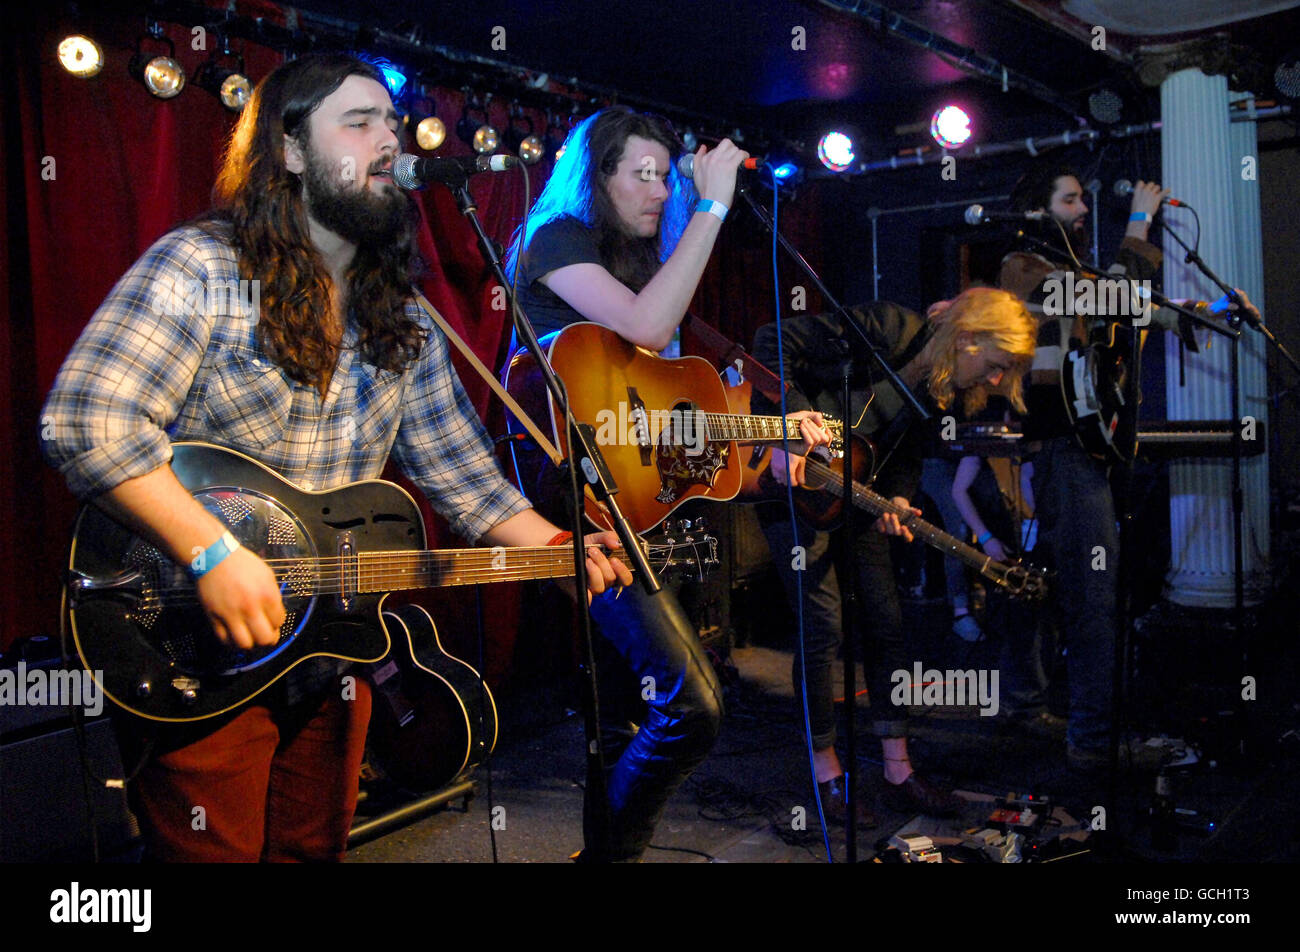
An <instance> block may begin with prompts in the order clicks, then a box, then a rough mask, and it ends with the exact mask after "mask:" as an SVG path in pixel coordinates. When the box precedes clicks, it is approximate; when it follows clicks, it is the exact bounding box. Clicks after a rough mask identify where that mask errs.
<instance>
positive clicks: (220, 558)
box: [186, 529, 240, 582]
mask: <svg viewBox="0 0 1300 952" xmlns="http://www.w3.org/2000/svg"><path fill="white" fill-rule="evenodd" d="M239 547H240V546H239V540H238V539H236V538H235V536H234V534H233V533H232V532H231V531H230V530H229V529H227V530H226V531H225V532H223V533H222V534H221V538H220V539H218V540H217V541H216V542H214V543H212V545H210V546H208V547H207V548H206V549H204V550H203V551H202V552H200V553H199V554H198V555H196V556H194V561H192V562H191V563H190V564H189V567H188V568H187V569H186V571H188V572H189V573H190V578H192V579H194V581H196V582H197V581H198V580H199V579H201V578H203V576H205V575H207V574H208V573H209V572H211V571H212V570H213V569H215V568H216V567H217V566H218V565H220V564H221V563H222V562H224V561H225V559H226V556H228V555H230V553H231V552H234V551H235V550H236V549H238V548H239Z"/></svg>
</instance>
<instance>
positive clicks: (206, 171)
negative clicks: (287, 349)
mask: <svg viewBox="0 0 1300 952" xmlns="http://www.w3.org/2000/svg"><path fill="white" fill-rule="evenodd" d="M268 9H271V8H268ZM32 16H33V17H34V18H35V20H36V22H32V23H29V24H28V25H27V26H26V27H24V28H18V29H13V30H10V31H8V32H7V35H6V36H5V37H4V39H3V40H0V43H3V49H4V51H5V57H4V61H5V63H6V64H7V66H6V67H5V68H0V77H2V78H0V82H3V83H4V87H3V97H2V98H0V118H2V119H3V135H4V157H5V158H4V163H3V166H0V176H2V177H3V181H2V182H0V184H2V185H3V188H2V189H0V203H3V211H4V214H5V218H6V222H7V226H8V227H7V228H6V231H5V235H4V237H3V238H2V239H0V242H3V244H2V245H0V252H2V253H3V255H4V261H5V267H4V268H3V270H2V271H0V290H2V291H3V301H4V305H3V306H4V308H5V311H4V314H3V317H2V319H3V324H4V327H5V330H6V333H5V334H4V335H3V336H2V337H0V372H2V373H3V380H4V385H3V386H0V438H3V441H4V442H3V445H4V446H5V447H8V451H7V452H5V453H3V454H0V523H2V524H3V525H4V527H5V530H6V531H5V540H4V541H5V544H4V545H3V546H0V606H3V609H2V610H0V647H8V645H9V644H10V643H11V642H12V641H14V640H15V639H17V638H19V637H22V636H24V635H31V634H47V635H50V636H54V635H56V634H57V632H58V612H59V592H60V585H61V576H62V571H63V568H64V566H65V565H66V562H67V547H68V541H69V538H70V533H71V527H72V523H73V519H74V517H75V514H76V503H75V501H74V500H73V499H72V497H71V496H70V495H69V493H68V491H67V489H66V487H65V485H64V483H63V480H62V477H60V476H59V474H58V473H56V472H54V471H53V470H51V469H49V468H48V467H46V466H45V465H44V464H43V463H42V461H41V459H40V454H39V448H38V447H39V444H38V439H39V433H40V421H39V413H40V407H41V404H42V402H43V401H44V397H45V394H46V393H47V391H48V390H49V387H50V384H51V383H52V382H53V379H54V375H55V373H56V372H57V370H58V368H59V365H60V363H61V362H62V360H63V358H64V357H65V356H66V354H67V352H68V350H69V349H70V348H71V346H72V344H73V342H74V341H75V340H76V338H77V335H78V334H79V333H80V332H81V330H82V329H83V328H84V327H85V325H86V322H87V321H88V320H89V318H90V316H91V314H93V312H94V310H95V308H96V307H97V306H98V305H99V303H100V302H101V301H102V299H103V298H104V296H105V295H106V294H107V293H108V291H109V289H110V288H111V287H112V285H113V284H114V283H115V282H116V281H117V279H118V278H119V277H120V276H121V274H122V273H123V272H124V271H125V270H126V269H127V268H128V267H129V266H130V265H131V263H132V262H133V261H134V260H135V259H136V258H137V257H138V256H139V255H140V253H141V252H143V251H144V249H145V248H147V247H148V246H149V245H150V244H151V243H152V242H153V241H154V240H156V239H157V238H158V237H159V236H161V235H162V234H163V233H164V232H166V231H167V230H168V229H169V228H171V227H172V226H173V225H175V224H176V223H177V222H179V221H182V220H184V219H186V218H189V217H191V216H193V215H195V214H197V213H199V212H200V211H202V210H203V209H205V208H206V207H207V205H208V202H209V192H210V189H211V186H212V182H213V179H214V177H215V174H216V171H217V169H218V167H219V164H220V155H221V148H222V144H223V141H224V139H225V137H226V136H227V134H228V133H229V131H230V129H231V127H232V126H233V122H234V117H233V114H231V113H229V112H228V111H227V110H226V109H225V108H224V107H223V106H221V104H220V103H219V102H218V100H217V99H216V98H215V97H213V96H211V95H209V94H208V93H207V92H205V91H202V90H200V89H198V88H196V87H192V86H191V87H188V88H186V89H185V90H184V91H183V92H182V93H181V95H179V96H178V97H176V98H175V99H172V100H170V101H163V100H158V99H155V98H153V97H152V96H150V95H149V94H148V93H147V92H146V91H145V89H144V87H143V86H142V85H141V84H139V83H138V82H136V81H135V80H133V79H131V78H130V77H129V76H128V75H127V72H126V61H127V59H128V58H129V56H130V54H131V51H132V49H133V47H134V44H135V40H136V38H137V36H138V34H139V33H140V28H141V24H140V22H139V20H138V17H135V16H125V17H122V18H120V20H117V21H111V22H109V23H108V25H107V26H105V27H103V28H102V32H101V33H100V34H99V35H97V37H96V38H97V39H98V40H99V42H100V43H101V44H102V45H103V47H104V50H105V54H106V57H107V63H106V65H105V67H104V69H103V71H102V72H101V73H100V75H99V76H97V77H95V78H93V79H90V80H81V79H76V78H74V77H72V76H70V75H68V74H67V73H65V72H64V71H63V70H62V69H61V68H60V67H59V66H58V63H57V60H56V58H55V56H54V50H55V47H56V46H57V43H58V39H59V36H60V34H59V31H58V30H57V29H56V24H55V23H54V20H53V19H52V18H49V19H45V20H44V21H42V19H41V18H42V17H47V16H50V15H47V14H42V13H40V12H37V13H35V14H33V15H32ZM167 32H168V35H169V36H170V37H171V38H172V39H173V41H174V42H175V44H176V50H177V58H178V59H179V60H180V61H181V63H182V65H183V66H184V67H185V69H186V71H187V74H188V75H190V76H193V74H194V71H195V69H197V67H198V66H199V64H200V63H201V62H202V61H203V60H204V59H205V58H207V56H208V55H209V53H208V52H206V51H195V50H193V49H192V48H191V34H190V32H189V31H188V30H187V29H184V28H181V27H178V26H169V27H168V28H167ZM208 41H209V42H211V41H212V38H211V37H209V38H208ZM149 48H153V47H149ZM245 58H246V67H247V72H248V73H249V75H250V78H252V79H253V80H254V81H255V82H256V81H257V80H258V79H259V78H261V77H262V76H264V75H266V73H268V72H269V71H270V70H271V69H273V68H274V67H275V66H276V65H277V64H278V63H279V62H280V56H279V55H278V54H277V53H275V52H274V51H271V50H269V49H265V48H261V47H257V46H252V45H250V46H248V47H247V48H246V49H245ZM435 100H436V103H437V106H438V112H439V114H440V115H441V116H442V118H443V119H444V121H445V122H446V123H447V126H448V129H449V132H452V130H454V126H455V123H456V120H457V119H458V118H459V116H460V110H461V107H462V105H463V101H464V100H463V95H462V94H461V93H460V92H458V91H454V90H441V89H440V90H438V91H437V92H436V95H435ZM505 113H506V105H505V103H502V102H500V101H498V102H495V103H493V106H492V118H493V120H494V121H495V122H496V124H498V127H499V128H504V126H505V120H506V115H505ZM532 118H533V119H534V122H535V123H538V124H539V128H544V125H543V119H542V117H541V116H540V115H538V114H533V116H532ZM468 152H469V149H468V147H467V146H466V145H465V144H464V143H462V142H460V141H459V140H458V139H456V138H455V136H454V132H453V133H452V134H451V135H450V136H449V140H448V142H447V144H446V145H444V146H443V148H442V150H441V153H440V154H446V155H451V154H467V153H468ZM547 168H548V166H547V165H546V164H545V163H542V164H541V165H539V166H534V167H533V168H532V169H531V175H532V189H533V196H534V197H535V196H536V194H537V192H538V191H539V190H540V188H541V187H542V185H543V184H544V183H545V177H546V172H547ZM473 193H474V195H475V197H476V199H477V200H478V204H479V210H480V216H481V218H482V220H483V223H484V226H485V228H486V229H487V231H488V233H489V234H490V235H492V236H493V237H494V238H495V239H496V240H498V241H500V242H502V243H505V242H507V241H508V240H509V237H510V234H511V232H512V231H513V228H514V226H515V225H516V224H517V223H518V221H519V219H520V216H521V215H522V213H523V208H522V204H523V185H522V182H521V180H520V178H519V177H518V176H517V175H483V176H478V177H476V178H475V179H474V181H473ZM421 203H422V207H423V210H424V215H425V225H424V227H423V229H422V232H421V235H420V250H421V252H422V254H423V255H424V257H425V258H426V260H427V262H428V263H429V265H430V269H429V276H428V278H427V279H426V280H425V282H424V290H425V293H426V295H427V296H428V297H429V299H430V300H431V301H432V302H433V303H434V305H435V306H436V307H438V309H439V310H440V311H441V312H442V313H443V314H444V316H446V317H447V319H448V320H449V321H450V322H451V324H452V325H453V326H454V327H456V328H457V330H458V331H460V332H461V333H462V334H463V335H464V336H465V338H466V340H467V341H469V343H470V344H471V346H472V347H473V348H474V350H475V351H476V353H477V354H478V356H479V357H480V358H482V359H483V360H484V361H485V362H486V363H488V364H489V365H491V366H494V367H496V366H500V362H501V360H502V359H503V357H504V353H503V351H504V348H505V347H506V345H507V342H508V340H509V336H510V329H509V325H508V322H507V315H506V313H505V312H504V311H498V310H493V308H492V306H491V305H492V287H493V284H494V282H493V281H491V280H489V275H488V271H487V268H486V267H485V266H484V264H483V263H482V260H481V257H480V255H479V252H478V248H477V245H476V243H475V240H474V235H473V232H472V230H471V229H470V227H469V225H468V224H467V223H466V222H465V221H464V220H463V219H462V217H461V216H460V214H459V213H458V212H457V210H456V207H455V203H454V201H453V199H452V197H451V195H450V193H449V192H447V191H446V190H444V189H441V188H438V187H434V188H431V189H429V190H427V191H426V192H423V193H421ZM791 208H792V209H793V213H791V214H789V215H788V216H787V217H785V218H784V219H783V228H782V230H783V231H785V232H786V233H787V234H788V235H790V236H791V237H792V239H793V240H794V241H795V242H796V244H798V245H799V246H800V247H801V248H803V249H805V250H806V251H807V252H808V253H809V254H810V257H812V259H813V260H814V262H815V263H816V262H817V260H818V255H817V254H816V251H817V249H816V248H815V247H813V245H815V244H816V238H815V236H816V227H815V226H816V221H815V219H816V212H815V202H813V201H811V200H808V199H806V200H802V201H801V202H800V203H799V204H797V205H794V206H791ZM733 214H734V215H735V217H744V216H743V215H742V213H740V211H739V210H737V211H736V212H734V213H733ZM723 235H724V237H723V239H722V241H721V242H720V246H719V250H718V253H717V254H715V261H714V262H713V264H712V265H711V266H710V268H709V270H708V272H706V276H705V279H704V282H703V284H702V286H701V290H700V293H699V294H698V296H697V299H696V313H697V314H699V315H700V316H701V317H702V318H704V319H705V320H706V321H708V322H710V323H713V324H715V326H718V327H719V328H720V329H721V330H722V331H723V332H724V333H727V334H728V335H729V336H731V337H733V338H734V339H736V340H739V341H741V342H742V343H745V344H748V343H749V342H750V340H751V339H752V336H753V331H754V329H755V328H756V327H758V326H759V325H760V324H762V323H764V322H765V321H767V320H770V318H771V309H772V291H771V280H770V276H769V275H770V265H769V263H768V262H769V261H770V252H769V246H768V244H767V243H766V241H764V240H763V238H762V237H761V236H760V235H759V233H758V229H757V227H756V226H755V225H753V223H752V222H743V223H737V224H732V223H729V224H728V226H727V229H726V230H725V231H724V233H723ZM783 294H784V295H785V298H784V302H785V304H784V306H786V307H788V306H789V302H790V297H789V295H790V289H789V286H788V285H787V286H786V287H785V289H784V290H783ZM809 306H810V307H811V306H815V302H813V301H812V300H811V299H810V301H809ZM457 361H458V369H459V370H460V371H461V376H462V379H463V380H464V381H465V384H466V387H467V389H468V390H469V392H470V394H471V395H472V396H473V397H474V400H475V403H476V405H477V406H478V407H479V409H480V412H482V413H483V415H484V418H485V420H486V422H487V424H488V426H489V429H490V430H491V431H492V432H494V433H496V432H500V429H501V427H500V422H501V411H500V408H499V407H498V406H497V405H496V404H495V402H493V401H490V400H489V399H488V391H487V388H486V386H485V385H484V384H483V383H482V382H481V381H479V380H478V378H477V376H476V375H474V374H473V372H472V371H469V370H468V369H467V368H465V367H463V366H460V365H459V358H457ZM426 514H428V515H429V519H430V522H429V525H430V530H431V538H432V544H435V545H436V544H448V543H449V542H450V540H449V539H448V536H447V532H446V528H445V526H442V525H440V524H439V522H440V520H436V519H434V518H433V517H432V516H431V514H429V513H428V510H427V509H426ZM507 592H508V593H509V596H508V597H507ZM490 597H491V604H492V606H493V609H492V613H491V616H490V618H489V639H490V642H489V645H490V648H491V651H490V653H489V659H488V660H489V663H488V673H489V675H490V676H492V680H497V679H498V678H499V677H500V676H501V675H502V674H503V673H504V672H505V670H506V668H507V667H508V665H509V659H510V657H511V655H512V654H513V642H514V635H515V629H516V628H517V626H518V621H519V617H518V605H519V598H518V592H517V590H515V589H513V588H512V589H508V590H507V591H494V592H493V593H491V595H490ZM439 601H448V600H442V599H440V600H439ZM449 601H454V602H458V603H461V604H468V603H470V599H468V593H459V594H456V593H454V592H453V593H451V595H450V596H449ZM462 614H464V615H465V617H464V618H463V619H462V618H460V616H461V615H462ZM452 615H453V620H452V622H451V624H450V626H449V627H464V628H466V629H468V630H472V614H471V613H461V612H459V611H454V612H452ZM556 628H557V630H558V629H559V624H558V623H557V626H556ZM444 634H447V632H446V631H444ZM456 640H457V639H456V636H455V634H454V633H453V637H452V641H453V642H455V641H456ZM467 653H468V654H470V655H472V654H473V652H472V651H470V652H467Z"/></svg>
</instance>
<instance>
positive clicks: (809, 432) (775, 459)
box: [772, 410, 831, 486]
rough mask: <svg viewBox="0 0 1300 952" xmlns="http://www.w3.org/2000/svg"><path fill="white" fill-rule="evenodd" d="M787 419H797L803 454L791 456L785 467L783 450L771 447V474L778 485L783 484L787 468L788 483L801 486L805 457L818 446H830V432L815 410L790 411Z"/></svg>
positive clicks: (805, 466) (804, 482)
mask: <svg viewBox="0 0 1300 952" xmlns="http://www.w3.org/2000/svg"><path fill="white" fill-rule="evenodd" d="M787 419H790V420H798V421H799V435H800V436H802V437H803V455H801V456H791V457H790V460H789V466H788V467H787V465H786V453H785V450H783V449H781V448H780V447H773V448H772V476H773V478H774V479H776V481H777V482H778V483H779V484H780V485H782V486H784V485H785V484H786V473H787V469H788V471H789V478H790V484H791V485H792V486H803V485H806V480H805V479H804V470H805V469H806V468H807V462H806V460H805V457H806V456H807V455H808V454H809V453H811V452H812V451H813V450H815V449H816V448H817V447H819V446H830V445H831V434H830V431H829V430H827V429H826V427H825V426H824V423H825V420H823V418H822V415H821V414H820V413H818V412H817V411H816V410H800V411H799V412H797V413H791V414H790V416H789V417H787Z"/></svg>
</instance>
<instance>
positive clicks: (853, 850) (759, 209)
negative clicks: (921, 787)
mask: <svg viewBox="0 0 1300 952" xmlns="http://www.w3.org/2000/svg"><path fill="white" fill-rule="evenodd" d="M769 175H770V173H769ZM769 181H770V184H772V186H773V187H774V188H775V182H774V180H772V179H770V180H769ZM736 192H737V194H739V195H741V196H742V197H743V198H744V199H745V203H746V204H747V205H748V206H749V208H750V210H751V211H752V212H753V213H754V216H755V217H756V218H757V219H758V220H759V222H760V223H761V224H762V225H763V227H764V228H766V229H767V232H768V234H770V235H772V236H773V237H774V238H775V239H776V240H777V241H778V242H779V243H780V245H781V247H782V248H784V249H785V251H786V253H787V254H788V255H789V256H790V257H791V258H792V259H793V260H794V262H795V263H796V264H797V265H798V266H799V269H800V270H801V271H803V273H804V274H805V275H807V276H808V279H809V280H810V281H811V282H812V283H813V286H814V287H815V288H817V290H818V291H819V292H821V295H822V298H823V300H825V301H826V302H827V303H828V304H830V305H831V306H832V308H833V309H834V311H835V313H836V314H838V315H839V317H840V323H841V324H842V325H843V326H844V327H849V328H852V329H853V331H854V332H855V333H856V334H857V336H858V338H859V343H861V345H862V346H863V348H864V349H865V350H866V352H867V353H868V354H869V355H870V357H871V359H872V360H874V361H875V362H876V364H877V366H879V367H880V369H881V371H882V372H883V374H884V376H885V377H886V378H887V379H889V380H890V381H891V382H892V383H893V385H894V388H895V390H897V391H898V393H900V394H901V395H902V397H903V400H904V401H905V403H906V404H907V406H910V407H911V409H912V412H913V413H915V414H916V417H917V420H918V421H924V420H928V419H929V418H930V413H929V412H928V411H927V410H926V409H925V407H923V406H922V405H921V402H920V401H919V400H918V399H917V398H916V394H914V393H912V391H911V389H910V388H909V387H906V386H904V385H903V381H902V380H901V379H899V377H898V374H896V373H895V372H894V370H893V368H892V367H890V366H889V364H888V363H887V362H886V361H885V358H884V355H883V354H881V352H880V349H879V348H877V347H876V346H875V345H874V344H873V343H872V342H871V339H870V338H869V337H867V334H866V331H864V330H863V329H862V328H861V327H860V326H859V325H858V323H857V321H855V320H853V318H852V315H850V314H849V311H848V309H847V308H845V307H844V305H843V304H841V303H839V301H838V300H836V298H835V296H834V295H833V294H831V292H830V290H829V289H828V288H827V287H826V285H825V284H824V283H823V282H822V279H821V276H820V275H819V274H818V273H817V271H816V269H814V268H813V266H812V265H811V264H809V263H808V259H806V258H805V257H804V256H803V255H802V254H800V253H799V251H798V250H797V249H796V248H795V247H794V246H793V245H792V244H791V243H790V242H789V241H788V240H786V237H785V236H784V235H783V234H781V233H780V232H779V231H778V230H777V228H776V224H775V222H773V220H772V216H771V215H770V214H769V213H768V211H767V209H765V208H764V207H763V206H762V205H760V204H759V203H758V201H757V200H756V199H755V198H754V196H753V195H752V194H751V193H750V189H749V187H748V186H747V185H746V184H745V183H744V181H743V180H741V179H738V180H737V182H736ZM847 350H848V353H847V354H846V356H845V359H844V363H843V376H842V378H841V395H840V399H841V401H842V403H843V407H844V415H845V421H844V422H845V427H846V429H848V428H851V426H852V422H853V421H852V420H851V419H850V417H851V415H852V404H851V403H850V384H849V378H850V376H851V374H852V371H853V359H852V349H851V348H848V349H847ZM868 386H869V387H870V384H868ZM901 412H903V413H906V412H907V407H906V406H905V407H904V409H903V410H902V411H901ZM843 473H844V477H843V479H842V480H841V482H842V483H843V485H842V486H841V490H842V501H841V503H840V506H841V512H843V514H844V515H843V525H842V526H841V529H840V535H841V549H840V567H839V569H838V573H839V578H840V630H841V633H842V635H843V639H844V707H845V716H846V720H847V727H846V729H845V737H844V740H845V746H846V747H847V748H848V751H847V753H848V761H849V764H850V774H849V777H848V783H847V784H846V785H845V786H846V789H845V798H846V799H845V813H846V815H847V821H846V822H845V824H844V828H845V830H844V833H845V859H846V860H847V861H848V862H849V863H855V862H857V858H858V839H857V837H858V832H857V822H856V815H857V814H856V812H855V810H856V806H857V804H856V801H857V795H856V793H855V792H854V786H855V784H854V780H853V775H854V774H855V773H856V772H857V769H858V762H857V726H856V695H857V671H856V664H857V659H856V650H855V645H854V638H853V614H854V605H855V602H856V597H855V590H856V588H857V585H856V584H855V580H856V578H857V572H856V571H854V565H853V561H854V556H855V546H854V540H855V537H856V536H855V528H854V519H853V439H852V434H851V431H849V432H846V433H845V440H844V463H843ZM796 538H797V535H796ZM807 677H808V675H807V668H806V665H805V667H804V684H805V694H806V693H807V691H806V686H807ZM872 700H873V701H874V702H875V703H876V704H880V703H882V701H883V699H881V698H873V699H872ZM815 779H816V778H814V780H815Z"/></svg>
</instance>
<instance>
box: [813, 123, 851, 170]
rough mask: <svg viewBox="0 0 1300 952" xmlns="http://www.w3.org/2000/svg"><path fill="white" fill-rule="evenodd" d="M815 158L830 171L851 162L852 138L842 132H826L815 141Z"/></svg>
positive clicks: (843, 168) (840, 168)
mask: <svg viewBox="0 0 1300 952" xmlns="http://www.w3.org/2000/svg"><path fill="white" fill-rule="evenodd" d="M817 158H819V159H820V160H821V163H822V165H824V166H826V167H827V168H828V169H830V170H831V171H832V172H843V171H844V170H845V169H847V168H848V167H849V166H850V165H852V164H853V140H852V139H850V138H849V137H848V136H846V135H845V134H844V133H842V132H828V133H826V135H824V136H822V137H821V139H820V141H818V143H817Z"/></svg>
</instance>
